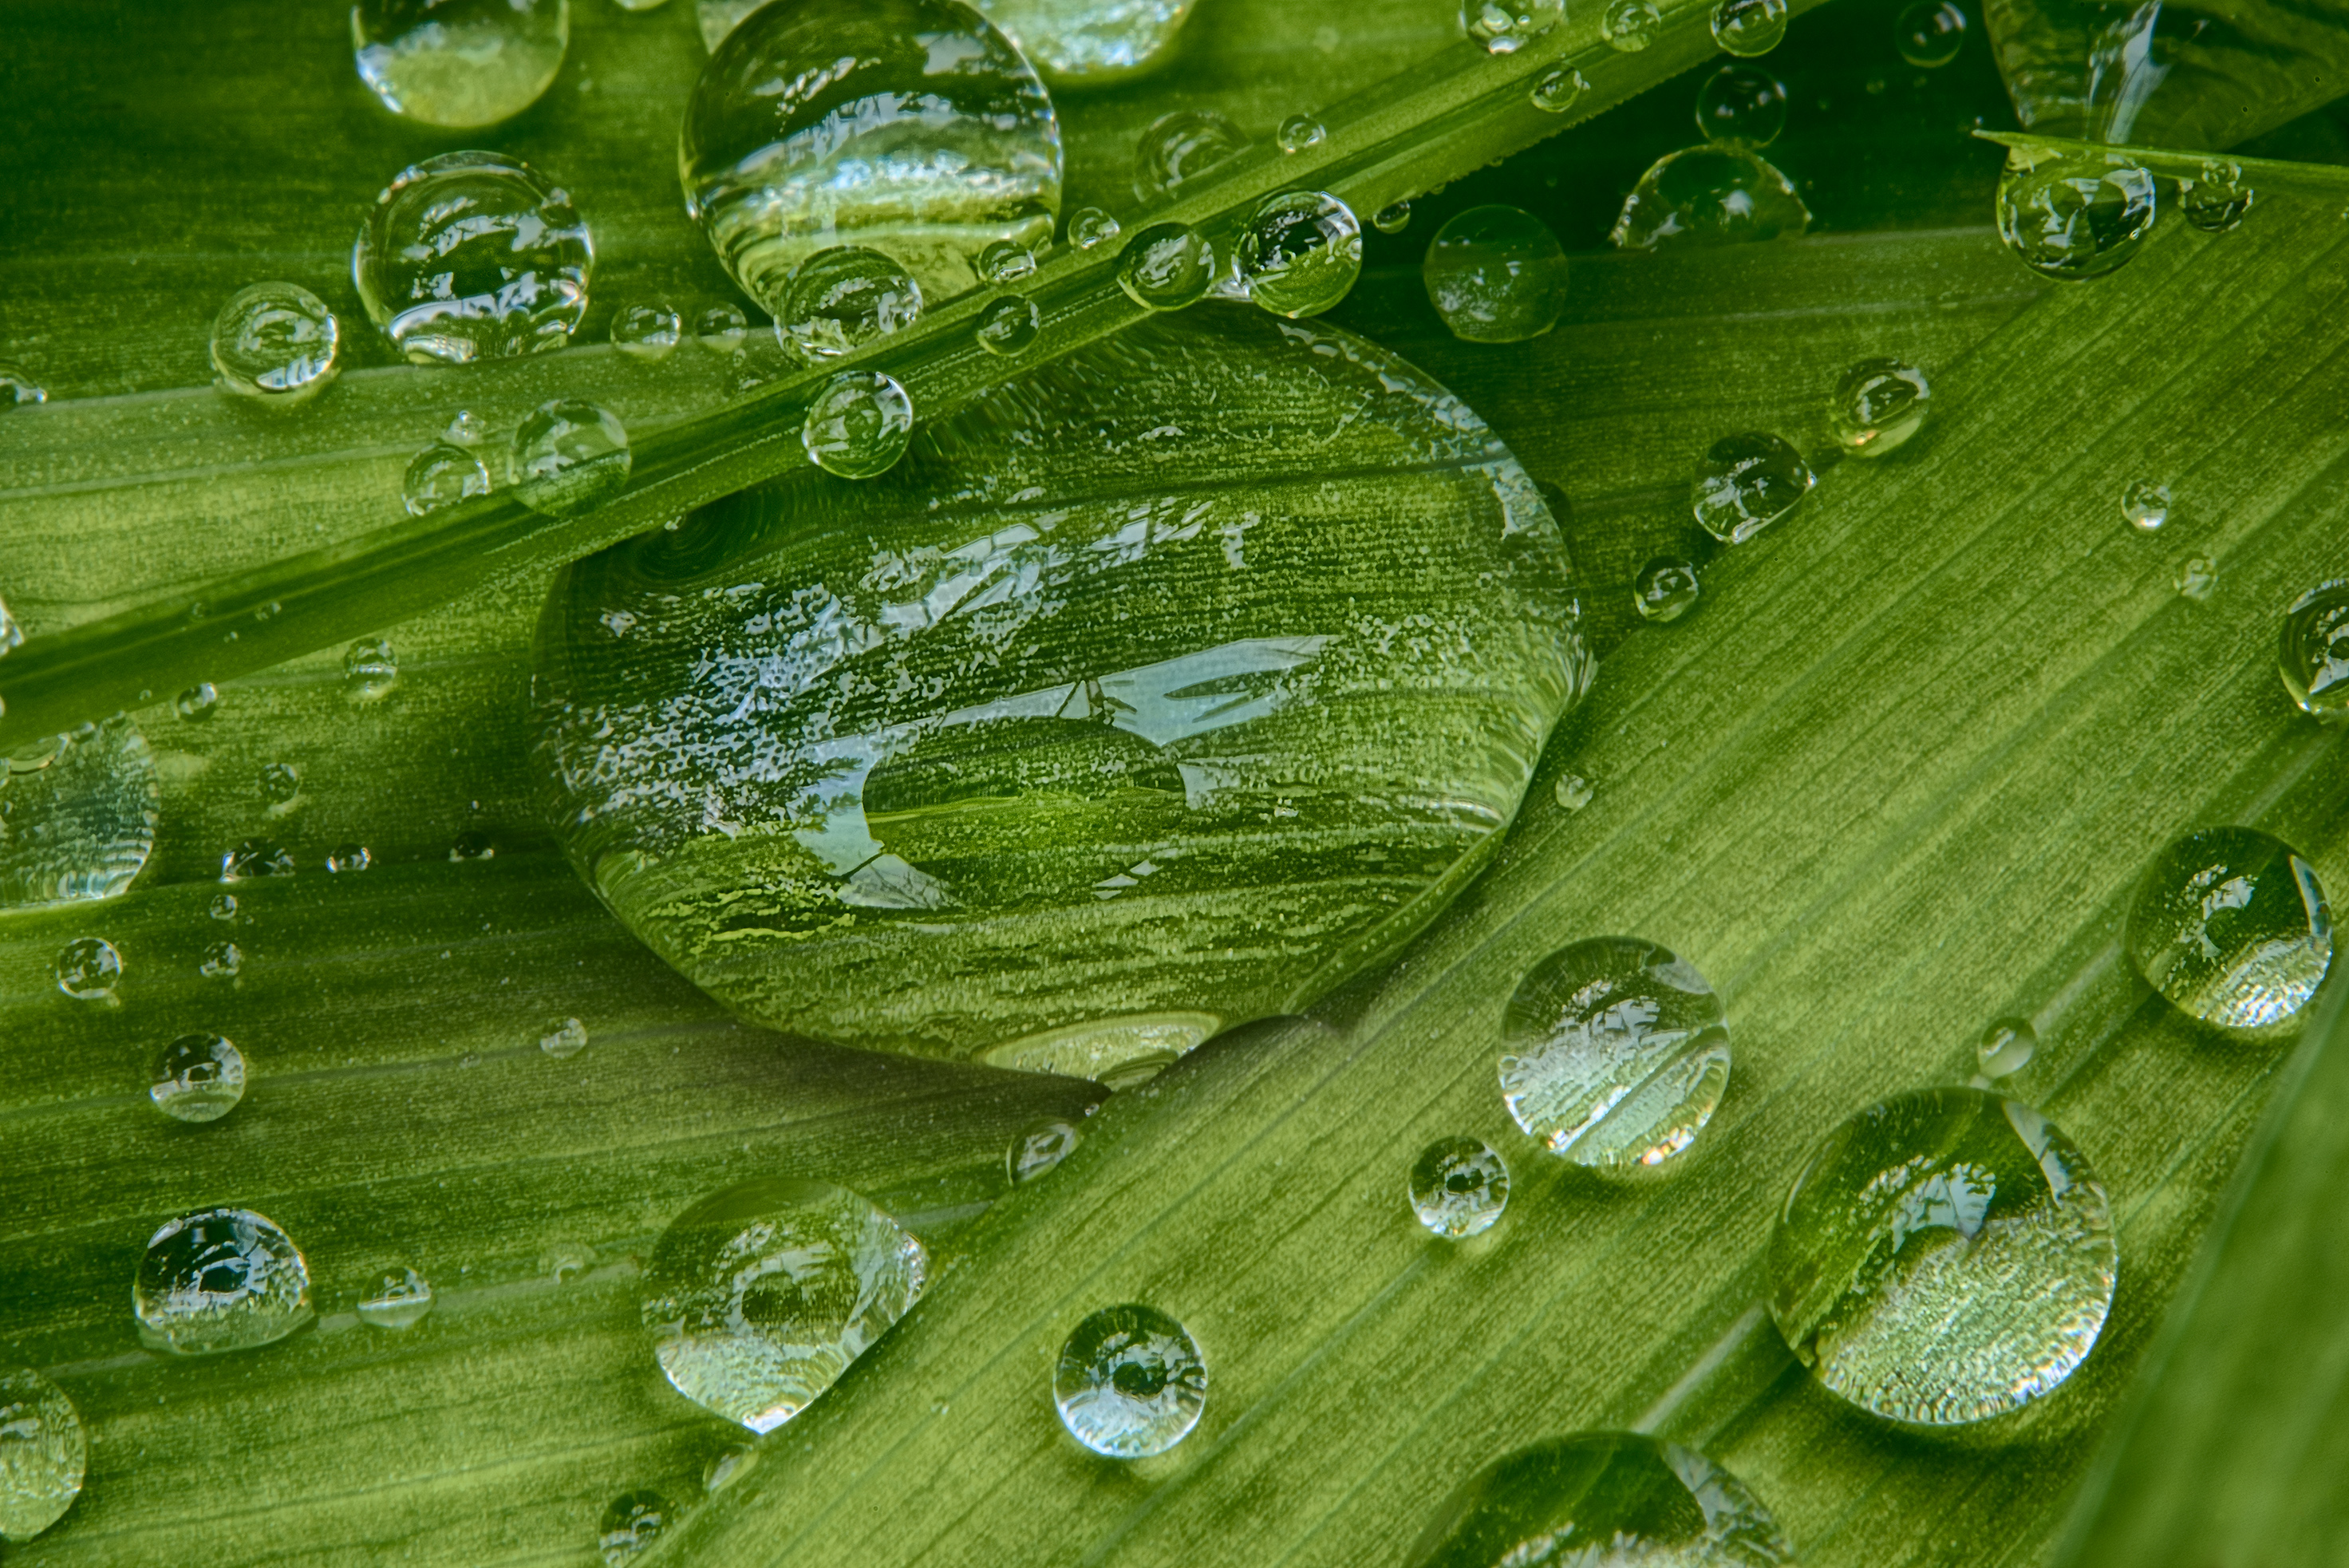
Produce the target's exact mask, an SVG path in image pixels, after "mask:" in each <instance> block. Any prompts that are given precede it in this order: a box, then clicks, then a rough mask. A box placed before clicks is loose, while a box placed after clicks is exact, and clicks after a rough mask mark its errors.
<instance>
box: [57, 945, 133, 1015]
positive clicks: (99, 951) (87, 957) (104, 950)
mask: <svg viewBox="0 0 2349 1568" xmlns="http://www.w3.org/2000/svg"><path fill="white" fill-rule="evenodd" d="M55 968H56V973H57V989H58V990H59V991H61V992H65V993H66V994H67V996H70V997H72V998H73V999H74V1000H75V1001H76V1002H111V1001H113V1000H114V988H115V986H116V985H117V984H118V983H119V981H121V979H122V955H121V954H120V953H119V952H118V951H116V950H115V946H114V944H113V943H112V942H109V941H108V940H106V939H105V938H104V937H76V938H75V939H74V940H72V941H69V942H67V944H66V945H65V946H64V947H62V948H60V949H58V950H57V964H56V966H55Z"/></svg>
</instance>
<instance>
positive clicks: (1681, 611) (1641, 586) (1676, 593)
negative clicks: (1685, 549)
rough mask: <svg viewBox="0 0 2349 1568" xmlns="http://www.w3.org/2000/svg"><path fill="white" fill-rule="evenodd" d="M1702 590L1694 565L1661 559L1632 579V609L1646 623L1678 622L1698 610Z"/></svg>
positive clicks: (1642, 569)
mask: <svg viewBox="0 0 2349 1568" xmlns="http://www.w3.org/2000/svg"><path fill="white" fill-rule="evenodd" d="M1701 592H1702V585H1701V584H1700V583H1699V582H1698V581H1697V576H1696V564H1695V563H1694V562H1692V561H1688V560H1682V559H1679V558H1676V557H1673V556H1657V557H1656V558H1655V559H1654V560H1652V561H1651V562H1649V563H1648V564H1647V565H1646V566H1642V567H1640V575H1639V576H1635V577H1633V578H1632V579H1631V607H1632V608H1633V609H1635V610H1638V611H1639V612H1640V619H1642V620H1651V621H1655V622H1658V623H1660V624H1661V623H1662V622H1665V621H1675V620H1678V619H1680V618H1681V617H1682V616H1684V615H1686V614H1688V612H1689V611H1691V610H1692V609H1694V608H1696V601H1697V597H1698V595H1699V594H1700V593H1701Z"/></svg>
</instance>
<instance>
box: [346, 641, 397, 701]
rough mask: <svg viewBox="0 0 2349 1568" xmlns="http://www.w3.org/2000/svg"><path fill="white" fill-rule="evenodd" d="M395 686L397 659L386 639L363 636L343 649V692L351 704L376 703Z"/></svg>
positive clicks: (389, 642)
mask: <svg viewBox="0 0 2349 1568" xmlns="http://www.w3.org/2000/svg"><path fill="white" fill-rule="evenodd" d="M398 684H399V657H398V654H396V653H394V652H393V651H392V647H391V640H390V639H388V638H381V637H363V638H361V639H358V640H357V642H355V643H353V644H351V645H350V647H348V648H347V649H344V650H343V693H344V695H345V696H347V697H348V698H349V699H350V700H351V701H354V702H374V701H380V700H381V699H382V698H383V697H384V696H386V695H387V694H388V693H389V692H390V691H391V689H392V688H393V687H394V686H397V685H398Z"/></svg>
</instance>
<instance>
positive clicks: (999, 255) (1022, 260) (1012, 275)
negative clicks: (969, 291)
mask: <svg viewBox="0 0 2349 1568" xmlns="http://www.w3.org/2000/svg"><path fill="white" fill-rule="evenodd" d="M978 275H979V277H980V279H981V280H982V281H984V282H987V283H992V284H996V285H999V286H1004V287H1009V286H1011V285H1013V284H1016V283H1025V282H1027V281H1028V279H1030V278H1031V277H1033V276H1035V275H1036V253H1035V252H1034V251H1031V250H1030V249H1029V248H1028V247H1027V246H1025V245H1016V244H1012V243H1011V242H1010V241H1009V240H998V241H996V242H995V243H994V244H991V245H989V246H988V247H987V248H986V249H985V250H983V251H981V252H979V253H978Z"/></svg>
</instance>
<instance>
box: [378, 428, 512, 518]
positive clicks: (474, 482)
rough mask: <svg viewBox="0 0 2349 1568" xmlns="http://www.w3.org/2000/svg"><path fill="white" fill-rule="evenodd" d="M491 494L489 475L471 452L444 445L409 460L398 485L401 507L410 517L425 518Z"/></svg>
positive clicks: (437, 443) (440, 442)
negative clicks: (446, 507)
mask: <svg viewBox="0 0 2349 1568" xmlns="http://www.w3.org/2000/svg"><path fill="white" fill-rule="evenodd" d="M488 493H490V471H489V470H488V469H487V468H486V467H484V466H483V465H482V463H481V458H480V457H479V456H478V455H476V454H475V453H474V452H472V451H471V449H469V448H466V447H461V446H458V445H455V444H454V443H452V442H450V441H434V442H433V443H432V444H431V445H430V446H428V447H426V448H425V449H424V450H423V451H421V452H418V453H417V454H416V455H415V456H414V457H412V458H410V459H409V460H408V472H406V473H405V474H403V475H402V476H401V478H400V482H399V500H400V504H401V505H403V506H405V507H407V508H408V514H409V516H410V517H427V516H429V515H431V514H433V513H435V512H438V511H440V509H441V508H442V507H444V506H454V505H456V504H458V503H459V502H460V501H470V500H471V499H473V498H474V497H475V496H477V495H487V494H488Z"/></svg>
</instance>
